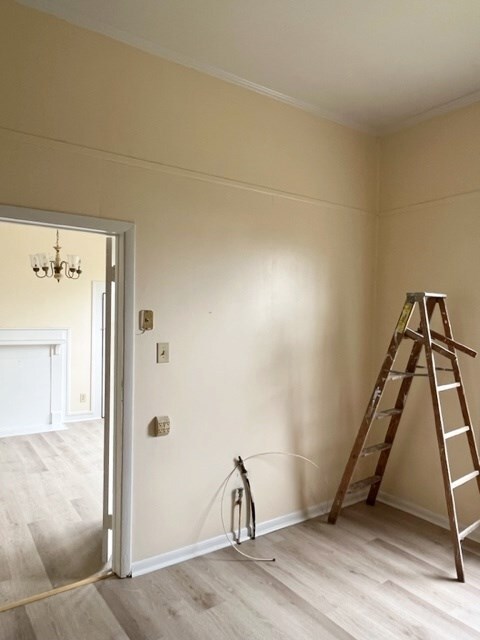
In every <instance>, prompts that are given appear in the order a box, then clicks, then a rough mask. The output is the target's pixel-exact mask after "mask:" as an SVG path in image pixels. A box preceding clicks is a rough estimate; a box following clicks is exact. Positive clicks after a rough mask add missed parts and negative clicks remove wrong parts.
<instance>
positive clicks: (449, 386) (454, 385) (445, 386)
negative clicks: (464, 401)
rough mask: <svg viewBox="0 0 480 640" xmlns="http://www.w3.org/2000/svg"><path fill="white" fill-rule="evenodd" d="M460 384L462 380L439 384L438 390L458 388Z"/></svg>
mask: <svg viewBox="0 0 480 640" xmlns="http://www.w3.org/2000/svg"><path fill="white" fill-rule="evenodd" d="M459 386H460V382H450V383H449V384H439V385H438V387H437V391H448V390H449V389H456V388H457V387H459Z"/></svg>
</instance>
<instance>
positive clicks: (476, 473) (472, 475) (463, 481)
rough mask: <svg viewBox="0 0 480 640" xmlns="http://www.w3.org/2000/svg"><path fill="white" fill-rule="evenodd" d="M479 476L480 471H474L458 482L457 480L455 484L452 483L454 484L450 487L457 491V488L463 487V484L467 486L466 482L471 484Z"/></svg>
mask: <svg viewBox="0 0 480 640" xmlns="http://www.w3.org/2000/svg"><path fill="white" fill-rule="evenodd" d="M479 474H480V472H479V471H472V472H471V473H467V475H466V476H463V477H462V478H459V479H458V480H455V481H454V482H452V484H451V485H450V486H451V487H452V489H456V488H457V487H461V486H462V484H465V483H466V482H469V481H470V480H473V479H474V478H476V477H477V476H478V475H479Z"/></svg>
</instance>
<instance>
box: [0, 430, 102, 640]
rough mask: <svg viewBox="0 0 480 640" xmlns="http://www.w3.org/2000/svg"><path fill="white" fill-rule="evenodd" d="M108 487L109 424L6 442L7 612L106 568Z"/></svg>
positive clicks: (3, 575)
mask: <svg viewBox="0 0 480 640" xmlns="http://www.w3.org/2000/svg"><path fill="white" fill-rule="evenodd" d="M102 482H103V426H102V422H101V421H95V422H78V423H74V424H73V423H72V424H69V425H68V429H67V430H65V431H51V432H47V433H43V434H35V435H29V436H15V437H10V438H0V523H1V525H0V531H1V538H0V539H1V542H0V604H5V603H7V602H13V601H15V600H19V599H21V598H24V597H27V596H30V595H33V594H36V593H40V592H42V591H48V590H49V589H51V588H52V587H58V586H61V585H64V584H69V583H72V582H75V581H77V580H79V579H81V578H85V577H87V576H90V575H92V574H93V573H96V572H97V571H98V570H100V569H101V568H102V563H101V544H102V529H101V528H102ZM19 637H20V636H19ZM0 638H2V640H3V636H2V635H1V633H0Z"/></svg>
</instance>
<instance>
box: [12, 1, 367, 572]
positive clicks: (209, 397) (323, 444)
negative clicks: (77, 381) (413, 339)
mask: <svg viewBox="0 0 480 640" xmlns="http://www.w3.org/2000/svg"><path fill="white" fill-rule="evenodd" d="M0 38H1V41H2V46H3V47H4V55H3V56H2V57H1V58H0V76H1V77H2V83H3V84H2V95H3V99H2V101H1V102H0V127H1V129H0V200H1V201H2V202H3V203H10V204H16V205H24V206H32V207H38V208H45V209H53V210H61V211H67V212H76V213H84V214H93V215H97V216H104V217H109V218H119V219H125V220H130V221H133V222H135V224H136V229H137V264H136V296H137V299H136V303H137V309H142V308H151V309H153V310H154V311H155V313H156V318H155V330H154V331H153V332H151V333H148V334H144V335H138V336H137V337H136V365H135V370H136V371H135V374H136V378H135V380H136V390H135V424H134V447H135V450H134V516H135V521H134V532H133V534H134V558H135V559H136V560H138V559H142V558H146V557H149V556H152V555H155V554H160V553H162V552H166V551H169V550H172V549H175V548H178V547H181V546H184V545H188V544H192V543H194V542H195V541H197V540H201V539H205V538H209V537H211V536H214V535H218V534H220V532H221V527H220V522H219V506H218V496H216V491H217V489H218V486H219V484H220V482H221V480H222V478H223V477H224V476H225V475H226V473H227V472H228V471H229V469H230V468H231V465H232V458H233V457H234V456H237V455H239V454H241V455H244V456H247V455H249V454H252V453H256V452H258V451H265V450H278V449H281V450H288V451H296V452H299V453H302V454H304V455H307V456H310V457H312V458H313V459H315V460H316V461H317V462H318V463H319V464H320V467H321V471H320V473H319V474H316V473H315V472H313V471H312V470H310V469H307V468H304V467H303V466H301V465H299V464H298V463H294V462H292V461H291V460H286V459H278V460H273V459H268V460H267V459H264V460H258V461H257V462H256V463H254V462H252V464H251V465H250V469H251V476H252V481H253V483H254V487H255V492H256V498H257V506H258V514H259V520H260V521H263V520H268V519H269V518H273V517H276V516H280V515H283V514H286V513H289V512H291V511H294V510H296V509H299V508H302V507H304V506H305V505H307V504H315V503H317V502H319V501H320V500H324V499H326V498H329V497H331V496H332V493H333V491H334V488H335V486H336V484H337V482H338V480H339V476H340V473H341V467H342V466H343V464H344V462H345V457H346V454H347V451H348V448H349V446H350V444H351V440H352V437H353V434H354V433H355V431H356V429H357V427H358V420H359V416H360V415H361V412H362V411H363V407H364V403H365V398H366V397H367V395H368V392H369V387H370V385H371V383H372V379H371V376H370V370H369V363H370V351H371V342H370V341H371V325H372V320H373V318H372V313H371V311H372V304H373V266H374V265H373V259H374V254H375V247H374V241H375V218H374V216H373V215H372V213H373V212H374V208H375V197H376V195H375V194H376V186H377V185H376V172H377V148H376V147H377V142H376V140H375V139H374V138H372V137H369V136H367V135H365V134H362V133H358V132H355V131H352V130H349V129H348V128H345V127H342V126H339V125H337V124H334V123H331V122H327V121H325V120H321V119H318V118H315V117H313V116H311V115H309V114H306V113H303V112H301V111H298V110H295V109H293V108H291V107H289V106H286V105H284V104H280V103H278V102H275V101H272V100H270V99H268V98H265V97H263V96H260V95H257V94H255V93H251V92H248V91H246V90H243V89H240V88H238V87H236V86H233V85H230V84H227V83H224V82H221V81H219V80H216V79H213V78H210V77H207V76H204V75H202V74H199V73H197V72H195V71H192V70H189V69H186V68H182V67H180V66H178V65H175V64H172V63H169V62H166V61H163V60H160V59H158V58H154V57H153V56H150V55H147V54H145V53H142V52H139V51H136V50H135V49H132V48H129V47H127V46H125V45H123V44H119V43H118V42H114V41H112V40H109V39H108V38H105V37H103V36H99V35H97V34H94V33H89V32H87V31H84V30H82V29H79V28H75V27H72V26H70V25H68V24H66V23H64V22H62V21H59V20H57V19H55V18H53V17H49V16H47V15H44V14H41V13H37V12H34V11H32V10H29V9H25V8H23V7H20V6H18V5H16V4H14V3H13V2H9V1H7V2H2V4H1V7H0ZM156 341H168V342H170V345H171V363H170V364H169V365H156V364H155V348H154V347H155V342H156ZM366 372H367V374H366ZM165 414H168V415H169V416H170V417H171V421H172V431H171V434H170V436H169V437H168V438H162V439H152V438H150V437H149V436H148V424H149V422H150V420H151V419H152V418H153V416H155V415H165Z"/></svg>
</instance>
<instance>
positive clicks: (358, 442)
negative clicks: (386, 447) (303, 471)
mask: <svg viewBox="0 0 480 640" xmlns="http://www.w3.org/2000/svg"><path fill="white" fill-rule="evenodd" d="M412 310H413V307H412V305H411V303H410V302H408V301H407V302H405V304H404V306H403V309H402V313H401V314H400V318H399V320H398V322H397V325H396V327H395V331H394V333H393V336H392V339H391V340H390V344H389V347H388V351H387V355H386V356H385V360H384V361H383V365H382V367H381V369H380V373H379V374H378V377H377V381H376V382H375V386H374V388H373V392H372V395H371V396H370V400H369V401H368V405H367V409H366V411H365V415H364V418H363V421H362V424H361V426H360V429H359V431H358V434H357V437H356V438H355V442H354V443H353V447H352V450H351V452H350V455H349V457H348V461H347V464H346V466H345V470H344V472H343V475H342V479H341V481H340V484H339V486H338V489H337V493H336V494H335V498H334V500H333V504H332V507H331V509H330V514H329V516H328V522H330V524H335V522H336V521H337V518H338V514H339V513H340V509H341V508H342V504H343V501H344V499H345V495H346V493H347V490H348V487H349V485H350V482H351V480H352V476H353V474H354V472H355V469H356V467H357V464H358V460H359V458H360V454H361V452H362V449H363V446H364V444H365V441H366V439H367V436H368V432H369V430H370V427H371V425H372V422H373V419H374V418H375V412H376V409H377V407H378V405H379V403H380V400H381V399H382V396H383V392H384V390H385V385H386V383H387V380H388V375H389V372H390V369H391V368H392V366H393V363H394V362H395V358H396V355H397V351H398V348H399V346H400V344H401V342H402V339H403V332H404V330H405V324H406V322H407V321H408V318H409V317H410V316H411V314H412Z"/></svg>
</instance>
